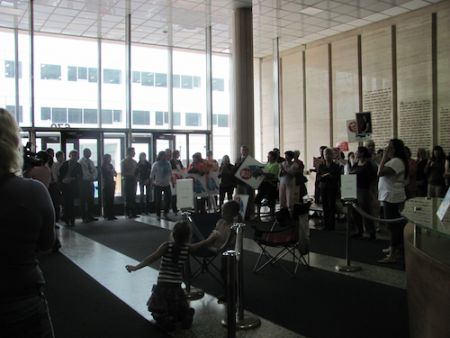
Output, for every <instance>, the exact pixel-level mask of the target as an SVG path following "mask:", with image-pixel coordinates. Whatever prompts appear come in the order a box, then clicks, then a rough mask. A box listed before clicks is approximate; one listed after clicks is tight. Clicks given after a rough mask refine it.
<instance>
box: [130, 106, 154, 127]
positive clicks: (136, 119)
mask: <svg viewBox="0 0 450 338" xmlns="http://www.w3.org/2000/svg"><path fill="white" fill-rule="evenodd" d="M133 124H140V125H145V126H148V125H150V112H149V111H148V110H133Z"/></svg>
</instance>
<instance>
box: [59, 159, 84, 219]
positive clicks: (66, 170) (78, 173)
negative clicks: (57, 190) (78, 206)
mask: <svg viewBox="0 0 450 338" xmlns="http://www.w3.org/2000/svg"><path fill="white" fill-rule="evenodd" d="M79 158H80V155H79V154H78V151H76V150H72V151H71V152H70V153H69V160H67V161H65V162H64V163H63V164H62V165H61V168H60V169H59V180H60V181H61V183H62V188H61V189H62V193H63V200H64V220H65V222H66V224H67V225H68V226H74V225H75V210H74V207H75V206H74V201H75V198H77V197H78V196H79V191H80V189H79V185H80V182H81V179H82V178H83V171H82V169H81V164H80V163H78V159H79Z"/></svg>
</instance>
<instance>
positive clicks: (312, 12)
mask: <svg viewBox="0 0 450 338" xmlns="http://www.w3.org/2000/svg"><path fill="white" fill-rule="evenodd" d="M321 12H323V9H319V8H314V7H306V8H305V9H302V10H301V11H300V13H302V14H307V15H316V14H319V13H321Z"/></svg>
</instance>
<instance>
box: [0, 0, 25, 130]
mask: <svg viewBox="0 0 450 338" xmlns="http://www.w3.org/2000/svg"><path fill="white" fill-rule="evenodd" d="M25 6H26V5H25V4H22V5H21V7H24V8H25ZM23 21H24V22H25V23H26V19H25V20H23ZM18 35H19V36H18V37H19V39H18V40H19V45H18V48H17V49H18V59H19V62H18V63H16V61H15V48H16V47H15V39H14V31H13V30H12V29H4V30H3V29H0V68H1V69H0V74H1V76H0V93H1V95H0V106H1V107H5V108H7V110H8V111H9V112H10V113H11V114H13V115H14V116H15V117H16V120H17V122H18V123H19V125H20V126H30V125H31V114H30V109H29V107H30V105H29V98H30V94H29V93H30V81H29V74H30V70H29V36H28V35H27V34H26V33H24V34H22V33H20V34H18ZM16 77H17V78H18V80H19V104H18V106H17V107H16V84H15V80H16Z"/></svg>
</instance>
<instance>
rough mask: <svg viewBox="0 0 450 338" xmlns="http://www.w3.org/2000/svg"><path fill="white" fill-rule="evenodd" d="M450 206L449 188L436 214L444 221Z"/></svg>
mask: <svg viewBox="0 0 450 338" xmlns="http://www.w3.org/2000/svg"><path fill="white" fill-rule="evenodd" d="M449 207H450V189H448V190H447V193H446V194H445V197H444V199H443V200H442V202H441V205H440V206H439V209H438V211H437V212H436V215H437V216H438V217H439V219H440V220H441V222H442V221H443V219H444V217H445V216H446V215H447V214H448V213H449ZM449 216H450V215H449Z"/></svg>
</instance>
